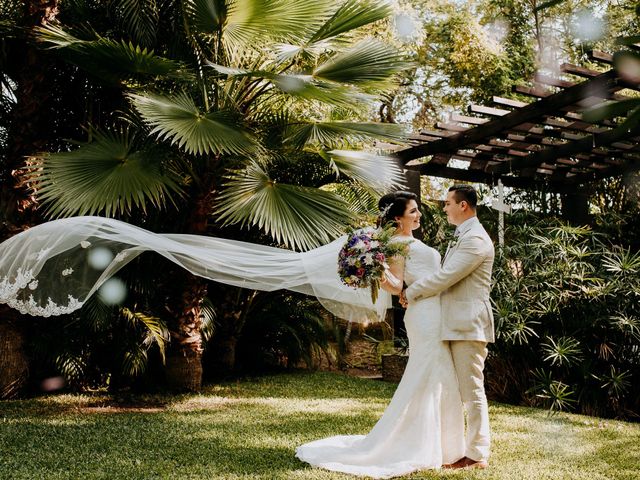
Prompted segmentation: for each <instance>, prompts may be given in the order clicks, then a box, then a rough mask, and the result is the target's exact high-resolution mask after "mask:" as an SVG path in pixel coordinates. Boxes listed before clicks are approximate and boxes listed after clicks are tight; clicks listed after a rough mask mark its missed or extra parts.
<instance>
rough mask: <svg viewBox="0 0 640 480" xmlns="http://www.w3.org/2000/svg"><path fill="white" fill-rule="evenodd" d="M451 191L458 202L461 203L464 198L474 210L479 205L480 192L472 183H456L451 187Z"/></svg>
mask: <svg viewBox="0 0 640 480" xmlns="http://www.w3.org/2000/svg"><path fill="white" fill-rule="evenodd" d="M449 191H450V192H453V198H455V199H456V203H460V202H461V201H463V200H464V201H465V202H467V204H468V205H469V206H470V207H471V209H472V210H475V209H476V206H477V205H478V193H477V192H476V189H475V188H473V187H472V186H471V185H466V184H460V185H454V186H453V187H451V188H449Z"/></svg>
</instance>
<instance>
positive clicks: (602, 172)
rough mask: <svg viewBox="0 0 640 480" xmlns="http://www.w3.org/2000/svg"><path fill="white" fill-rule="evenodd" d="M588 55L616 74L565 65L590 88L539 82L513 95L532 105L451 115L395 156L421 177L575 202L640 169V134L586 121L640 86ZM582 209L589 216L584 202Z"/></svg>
mask: <svg viewBox="0 0 640 480" xmlns="http://www.w3.org/2000/svg"><path fill="white" fill-rule="evenodd" d="M589 55H590V58H591V59H592V60H594V61H597V62H600V63H602V64H604V65H608V66H611V68H610V69H609V70H608V71H606V72H604V73H603V72H599V71H595V70H590V69H587V68H583V67H578V66H576V65H572V64H567V63H565V64H563V65H561V67H560V69H561V72H562V73H564V74H565V75H572V76H574V77H580V78H584V79H586V80H583V81H581V82H580V81H579V80H578V81H576V82H574V81H567V80H560V79H557V78H552V77H548V76H545V75H540V74H538V75H536V76H535V78H534V82H533V86H532V87H524V86H514V87H513V91H514V92H516V93H519V94H521V95H525V96H528V97H532V98H533V99H534V100H533V101H531V102H530V103H528V102H522V101H518V100H513V99H508V98H502V97H493V105H492V106H483V105H471V106H470V107H469V112H470V113H469V114H468V115H459V114H453V115H452V116H451V118H450V120H449V121H447V122H439V123H437V124H436V125H435V127H434V128H433V129H430V130H421V131H420V132H419V134H417V135H413V136H412V141H413V142H414V143H413V145H412V146H410V147H408V148H405V149H402V150H399V151H396V152H395V155H396V156H397V158H398V159H399V160H400V161H401V162H402V164H403V165H404V168H405V169H406V170H413V171H416V172H418V173H419V175H428V176H435V177H443V178H450V179H456V180H464V181H471V182H477V183H485V184H488V185H495V184H496V183H497V182H498V179H500V180H501V181H502V183H503V184H504V185H505V186H509V187H514V188H519V189H536V190H540V189H544V190H545V191H549V192H557V193H561V194H563V195H564V196H566V197H573V198H574V199H575V198H576V193H579V192H581V191H584V190H585V188H588V187H589V185H591V184H593V182H595V181H598V180H600V179H603V178H606V177H612V176H618V175H621V174H625V173H626V172H630V171H633V170H638V169H640V126H635V127H631V128H621V127H620V125H621V124H622V123H623V122H624V120H625V118H621V117H618V118H616V119H610V120H602V121H597V122H595V121H587V120H585V119H584V118H583V114H582V113H583V112H584V111H585V110H587V109H589V108H592V107H593V106H595V105H598V104H601V103H603V102H605V101H607V100H625V99H628V98H630V97H628V96H625V95H623V93H624V92H621V91H622V90H625V89H629V90H633V91H636V92H640V80H639V79H637V78H636V79H634V78H629V77H627V76H624V75H622V74H621V73H620V72H618V70H617V69H616V68H615V67H613V57H612V55H610V54H607V53H604V52H599V51H592V52H590V54H589ZM618 92H621V93H618ZM452 160H457V161H458V162H452ZM460 161H461V162H462V163H461V162H460ZM456 165H458V166H456ZM465 167H466V168H465ZM414 175H415V174H414ZM584 202H585V205H584V207H585V208H586V197H584Z"/></svg>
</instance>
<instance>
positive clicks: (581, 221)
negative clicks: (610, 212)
mask: <svg viewBox="0 0 640 480" xmlns="http://www.w3.org/2000/svg"><path fill="white" fill-rule="evenodd" d="M561 199H562V203H561V208H562V218H564V219H565V220H566V221H567V222H569V223H570V224H571V225H575V226H582V225H589V224H590V223H591V218H590V215H589V195H588V194H587V192H586V191H585V190H583V189H579V190H576V191H575V192H572V193H563V194H562V196H561Z"/></svg>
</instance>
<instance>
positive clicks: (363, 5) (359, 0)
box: [308, 0, 392, 43]
mask: <svg viewBox="0 0 640 480" xmlns="http://www.w3.org/2000/svg"><path fill="white" fill-rule="evenodd" d="M391 12H392V8H391V5H390V4H389V3H388V2H384V1H382V2H381V1H378V0H347V1H346V2H345V3H343V4H342V5H341V6H340V8H338V10H336V12H335V13H334V14H333V16H331V18H329V19H328V20H327V21H326V22H324V23H323V24H322V25H321V26H320V28H318V29H317V30H316V31H315V32H314V33H313V35H312V36H311V37H310V38H309V42H308V43H315V42H319V41H322V40H327V39H330V38H333V37H336V36H338V35H340V34H342V33H346V32H351V31H353V30H355V29H357V28H360V27H363V26H365V25H369V24H370V23H373V22H377V21H378V20H382V19H384V18H386V17H388V16H389V15H390V14H391Z"/></svg>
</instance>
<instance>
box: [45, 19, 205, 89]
mask: <svg viewBox="0 0 640 480" xmlns="http://www.w3.org/2000/svg"><path fill="white" fill-rule="evenodd" d="M37 32H38V40H40V41H41V42H44V43H46V44H49V45H50V46H51V48H56V49H59V50H61V53H62V55H63V56H64V57H65V58H66V59H67V60H68V61H69V62H71V63H73V64H75V65H77V66H79V67H81V68H83V69H85V70H87V71H88V72H90V73H92V74H94V75H96V76H98V77H100V78H102V79H104V80H110V81H112V82H116V81H118V80H120V79H122V78H127V77H130V76H131V75H146V76H153V77H166V78H171V79H176V80H185V81H188V80H192V79H193V78H194V75H193V73H192V72H190V71H189V70H188V69H187V68H186V67H185V66H184V65H182V64H181V63H179V62H176V61H173V60H170V59H168V58H164V57H161V56H158V55H155V53H154V52H153V50H148V49H147V48H141V47H140V46H139V45H134V44H133V43H131V42H125V41H124V40H119V41H118V40H112V39H108V38H102V37H98V38H97V39H96V40H81V39H79V38H77V37H75V36H74V35H72V34H71V33H69V32H67V31H65V30H63V29H62V28H60V27H58V26H56V25H46V26H44V27H40V28H39V29H38V30H37Z"/></svg>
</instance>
